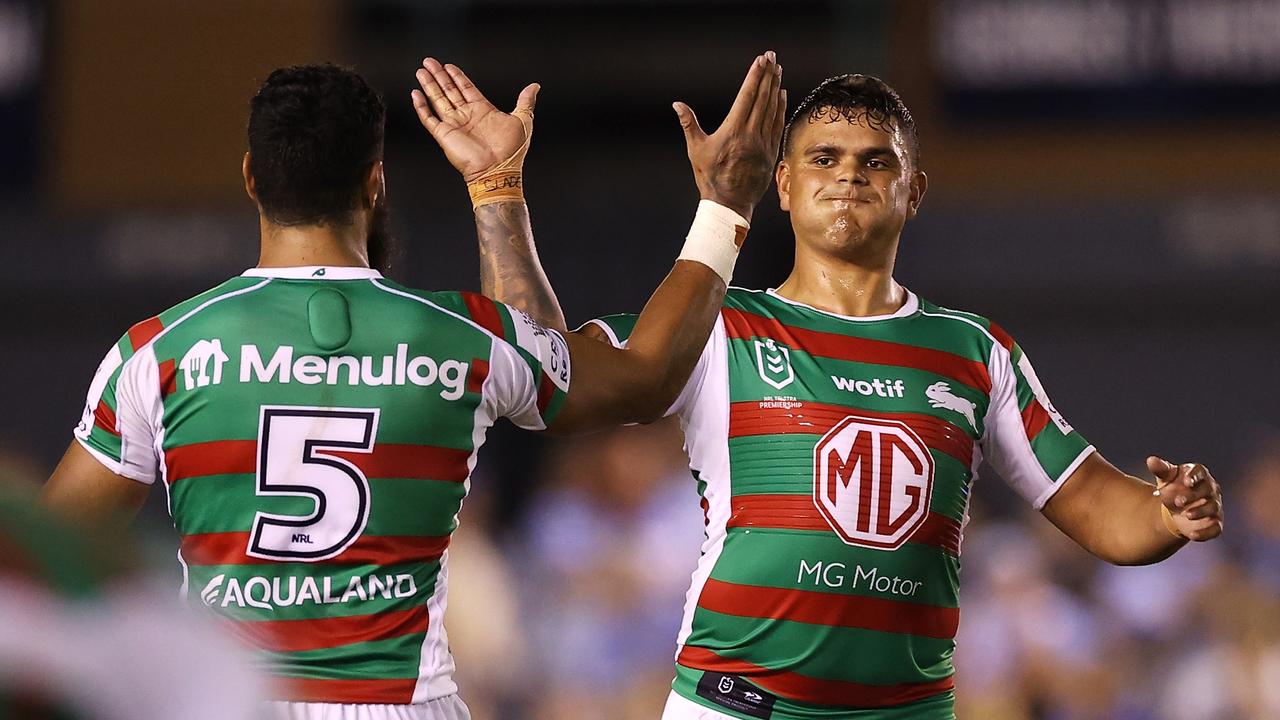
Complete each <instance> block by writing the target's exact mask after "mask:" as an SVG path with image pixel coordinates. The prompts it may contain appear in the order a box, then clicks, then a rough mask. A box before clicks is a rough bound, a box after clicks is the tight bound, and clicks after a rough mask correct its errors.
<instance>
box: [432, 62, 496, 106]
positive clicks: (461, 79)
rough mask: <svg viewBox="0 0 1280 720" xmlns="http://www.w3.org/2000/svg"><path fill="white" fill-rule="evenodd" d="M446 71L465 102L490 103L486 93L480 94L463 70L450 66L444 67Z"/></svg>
mask: <svg viewBox="0 0 1280 720" xmlns="http://www.w3.org/2000/svg"><path fill="white" fill-rule="evenodd" d="M424 62H425V61H424ZM444 70H445V72H446V73H448V75H449V79H451V80H453V83H454V84H455V85H457V87H458V92H459V93H460V94H461V95H462V99H463V100H464V101H465V102H482V103H488V102H489V101H488V100H486V99H485V97H484V93H482V92H480V89H479V88H477V87H476V86H475V83H473V82H471V78H469V77H467V74H466V73H464V72H462V68H460V67H458V66H457V65H453V64H449V65H445V66H444Z"/></svg>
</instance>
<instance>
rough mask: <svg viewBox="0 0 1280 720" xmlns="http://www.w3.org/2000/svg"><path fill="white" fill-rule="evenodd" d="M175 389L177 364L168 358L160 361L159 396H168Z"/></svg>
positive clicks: (176, 385) (176, 387)
mask: <svg viewBox="0 0 1280 720" xmlns="http://www.w3.org/2000/svg"><path fill="white" fill-rule="evenodd" d="M177 389H178V365H177V363H175V362H174V361H173V358H170V359H168V360H165V361H164V362H162V363H160V397H162V398H166V397H169V396H170V395H172V394H173V393H174V392H175V391H176V390H177Z"/></svg>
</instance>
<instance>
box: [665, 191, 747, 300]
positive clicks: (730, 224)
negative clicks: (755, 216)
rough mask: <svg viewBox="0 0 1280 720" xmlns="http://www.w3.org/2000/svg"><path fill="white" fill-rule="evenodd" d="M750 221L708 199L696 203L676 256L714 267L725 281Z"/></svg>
mask: <svg viewBox="0 0 1280 720" xmlns="http://www.w3.org/2000/svg"><path fill="white" fill-rule="evenodd" d="M750 228H751V223H749V222H747V219H746V218H744V217H742V216H741V215H739V214H738V213H736V212H734V211H733V210H730V209H729V208H727V207H725V206H723V205H721V204H720V203H717V202H713V201H711V200H702V201H700V202H699V203H698V212H697V213H696V214H695V215H694V216H693V225H692V226H690V227H689V234H688V235H686V236H685V243H684V247H683V248H681V249H680V256H679V257H678V258H677V259H678V260H692V261H694V262H700V263H702V264H703V265H706V266H707V267H709V268H711V269H712V270H715V271H716V274H717V275H719V276H720V277H721V278H723V279H724V284H725V285H728V284H729V281H730V280H731V279H732V278H733V266H734V264H735V263H737V262H738V250H740V249H741V248H742V241H743V240H745V239H746V237H747V230H748V229H750Z"/></svg>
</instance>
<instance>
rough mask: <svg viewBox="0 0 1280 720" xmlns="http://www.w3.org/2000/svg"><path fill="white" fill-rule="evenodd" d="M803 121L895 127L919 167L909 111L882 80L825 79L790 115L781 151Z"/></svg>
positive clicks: (916, 138)
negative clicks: (795, 126)
mask: <svg viewBox="0 0 1280 720" xmlns="http://www.w3.org/2000/svg"><path fill="white" fill-rule="evenodd" d="M801 118H804V119H805V120H807V121H808V122H811V123H812V122H818V121H821V120H825V121H826V122H835V121H836V120H845V121H848V122H859V121H863V122H866V123H867V124H868V125H870V126H871V127H874V128H879V129H882V130H886V131H888V132H892V131H893V127H894V126H895V125H896V126H897V127H898V128H900V129H901V130H902V137H903V140H904V141H905V143H906V146H907V154H908V155H909V156H910V158H909V159H910V161H911V163H912V165H914V166H915V167H917V168H918V167H920V135H919V134H918V133H917V131H916V121H915V119H914V118H912V117H911V111H910V110H908V109H907V106H906V105H905V104H904V103H903V102H902V98H900V97H898V93H897V92H896V91H895V90H894V89H893V88H891V87H889V84H888V83H886V82H885V81H883V80H881V79H880V78H878V77H872V76H870V75H859V74H849V75H837V76H836V77H833V78H827V79H826V80H823V81H822V82H821V83H819V84H818V87H816V88H814V89H813V92H811V93H809V94H808V95H807V96H805V99H804V100H801V101H800V104H799V105H798V106H797V107H796V109H795V111H794V112H792V113H791V118H790V119H789V120H787V126H786V128H784V129H783V131H782V152H783V154H786V152H787V151H788V150H789V149H790V148H791V135H792V128H793V126H794V125H795V124H796V123H797V122H798V121H799V120H800V119H801Z"/></svg>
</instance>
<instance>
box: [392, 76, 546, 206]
mask: <svg viewBox="0 0 1280 720" xmlns="http://www.w3.org/2000/svg"><path fill="white" fill-rule="evenodd" d="M416 75H417V78H418V84H419V85H420V86H422V89H421V90H414V91H413V92H412V96H413V108H414V110H416V111H417V112H418V120H420V121H421V122H422V126H423V127H424V128H426V129H427V132H429V133H431V137H433V138H435V141H436V142H437V143H439V144H440V147H441V149H443V150H444V154H445V157H447V158H448V159H449V162H450V163H452V164H453V167H454V168H455V169H457V171H458V172H460V173H462V177H463V179H465V180H466V181H467V182H471V181H473V180H475V179H477V178H479V177H482V176H483V175H484V174H485V173H487V172H489V171H490V170H493V169H494V168H497V167H498V166H499V165H504V164H505V165H506V166H507V167H512V168H513V169H516V170H519V169H520V165H521V164H522V163H523V162H524V154H525V152H527V151H528V149H529V142H528V141H529V139H530V138H531V137H532V135H533V105H534V103H535V102H536V101H537V99H538V90H539V89H540V86H539V85H538V84H537V83H531V84H529V85H526V86H525V88H524V89H523V90H521V91H520V97H519V98H517V99H516V107H515V109H514V110H512V111H511V112H510V113H504V112H502V111H501V110H499V109H498V108H496V107H494V105H493V103H491V102H489V101H488V100H486V99H485V96H484V95H483V94H482V93H481V92H480V91H479V90H478V89H477V88H476V86H475V84H474V83H472V82H471V80H470V78H468V77H467V75H466V73H464V72H462V68H459V67H458V66H457V65H441V64H440V62H439V61H438V60H436V59H435V58H426V59H425V60H423V61H422V67H421V68H419V69H418V71H417V73H416Z"/></svg>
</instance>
